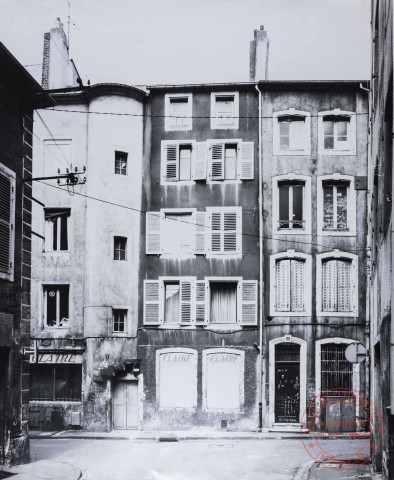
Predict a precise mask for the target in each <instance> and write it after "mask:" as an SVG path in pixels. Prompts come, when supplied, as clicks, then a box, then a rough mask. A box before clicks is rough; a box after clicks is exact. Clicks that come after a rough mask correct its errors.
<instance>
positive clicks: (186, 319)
mask: <svg viewBox="0 0 394 480" xmlns="http://www.w3.org/2000/svg"><path fill="white" fill-rule="evenodd" d="M180 291H181V301H180V308H181V315H180V319H181V325H191V323H192V282H191V280H182V281H181V282H180Z"/></svg>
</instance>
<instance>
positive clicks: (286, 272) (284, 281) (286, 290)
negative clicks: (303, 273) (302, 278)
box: [276, 259, 290, 312]
mask: <svg viewBox="0 0 394 480" xmlns="http://www.w3.org/2000/svg"><path fill="white" fill-rule="evenodd" d="M276 311H277V312H289V311H290V260H287V259H284V260H278V261H277V262H276Z"/></svg>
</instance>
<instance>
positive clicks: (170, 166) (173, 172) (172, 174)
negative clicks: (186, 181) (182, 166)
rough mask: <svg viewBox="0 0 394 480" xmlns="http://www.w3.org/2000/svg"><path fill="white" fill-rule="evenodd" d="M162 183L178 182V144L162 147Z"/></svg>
mask: <svg viewBox="0 0 394 480" xmlns="http://www.w3.org/2000/svg"><path fill="white" fill-rule="evenodd" d="M163 154H164V171H163V176H164V181H166V182H177V181H178V180H179V168H178V165H179V148H178V144H176V143H174V144H170V143H169V144H167V145H165V146H164V151H163Z"/></svg>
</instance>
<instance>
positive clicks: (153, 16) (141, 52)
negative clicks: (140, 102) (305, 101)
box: [0, 0, 370, 85]
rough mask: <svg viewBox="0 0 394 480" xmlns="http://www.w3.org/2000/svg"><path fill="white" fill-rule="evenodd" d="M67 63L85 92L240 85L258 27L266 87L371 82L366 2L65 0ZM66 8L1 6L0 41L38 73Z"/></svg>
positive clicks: (59, 0) (40, 2)
mask: <svg viewBox="0 0 394 480" xmlns="http://www.w3.org/2000/svg"><path fill="white" fill-rule="evenodd" d="M68 1H69V2H70V4H71V10H70V11H71V25H70V57H71V58H72V59H73V60H74V61H75V63H76V66H77V68H78V71H79V73H80V75H81V77H82V79H83V81H84V83H86V81H87V79H89V80H90V81H91V83H92V84H93V83H99V82H119V83H125V84H130V85H138V84H159V83H167V84H168V83H170V84H179V83H204V82H242V81H248V80H249V42H250V40H252V38H253V30H254V29H258V28H259V27H260V25H264V28H265V30H267V32H268V37H269V39H270V53H269V79H270V80H354V79H356V80H361V79H368V78H369V77H370V67H369V65H370V0H68ZM68 1H67V0H0V41H2V42H3V43H4V44H5V46H6V47H7V48H8V49H9V50H10V51H11V53H12V54H13V55H14V56H15V57H16V58H17V59H18V60H19V61H20V62H21V63H22V65H35V67H33V68H36V69H40V65H39V64H40V62H42V49H43V35H44V32H48V31H49V30H50V28H52V27H54V24H55V19H56V17H60V18H61V20H62V22H63V23H64V27H65V31H66V32H67V17H68Z"/></svg>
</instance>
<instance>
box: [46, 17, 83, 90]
mask: <svg viewBox="0 0 394 480" xmlns="http://www.w3.org/2000/svg"><path fill="white" fill-rule="evenodd" d="M77 78H78V73H77V70H76V68H75V66H74V63H73V61H72V60H70V59H69V56H68V41H67V37H66V34H65V33H64V30H63V24H62V22H61V20H60V18H59V17H58V18H57V19H56V22H55V28H51V31H50V32H49V33H44V57H43V61H42V81H41V84H42V86H43V88H45V89H47V90H48V89H49V90H52V89H56V88H64V87H75V86H77V85H78V83H77Z"/></svg>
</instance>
